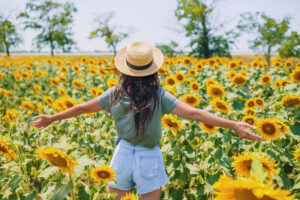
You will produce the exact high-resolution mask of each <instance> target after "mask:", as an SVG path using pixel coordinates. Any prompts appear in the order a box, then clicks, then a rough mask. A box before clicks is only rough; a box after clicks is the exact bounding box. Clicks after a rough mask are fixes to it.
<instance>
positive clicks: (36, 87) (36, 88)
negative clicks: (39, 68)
mask: <svg viewBox="0 0 300 200" xmlns="http://www.w3.org/2000/svg"><path fill="white" fill-rule="evenodd" d="M33 89H34V91H35V92H36V93H40V91H41V87H40V86H39V85H37V84H33Z"/></svg>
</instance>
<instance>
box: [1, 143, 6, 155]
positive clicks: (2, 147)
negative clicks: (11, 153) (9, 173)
mask: <svg viewBox="0 0 300 200" xmlns="http://www.w3.org/2000/svg"><path fill="white" fill-rule="evenodd" d="M0 151H1V152H3V153H7V152H8V151H7V149H6V147H5V146H2V145H1V144H0Z"/></svg>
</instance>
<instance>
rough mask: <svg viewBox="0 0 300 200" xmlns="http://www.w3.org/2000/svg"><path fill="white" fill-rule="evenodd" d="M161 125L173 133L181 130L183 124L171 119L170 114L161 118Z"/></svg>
mask: <svg viewBox="0 0 300 200" xmlns="http://www.w3.org/2000/svg"><path fill="white" fill-rule="evenodd" d="M162 125H163V126H165V127H167V128H168V129H171V130H173V131H174V132H177V131H180V130H181V129H183V124H182V123H181V122H180V121H179V120H177V119H176V118H175V117H173V116H172V115H171V114H168V115H164V116H163V117H162Z"/></svg>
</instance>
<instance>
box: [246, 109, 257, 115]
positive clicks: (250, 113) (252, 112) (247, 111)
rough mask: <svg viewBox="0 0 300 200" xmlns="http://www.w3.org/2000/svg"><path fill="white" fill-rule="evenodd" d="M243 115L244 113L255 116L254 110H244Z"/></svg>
mask: <svg viewBox="0 0 300 200" xmlns="http://www.w3.org/2000/svg"><path fill="white" fill-rule="evenodd" d="M244 113H245V115H255V114H256V112H255V110H254V109H252V108H246V109H245V112H244Z"/></svg>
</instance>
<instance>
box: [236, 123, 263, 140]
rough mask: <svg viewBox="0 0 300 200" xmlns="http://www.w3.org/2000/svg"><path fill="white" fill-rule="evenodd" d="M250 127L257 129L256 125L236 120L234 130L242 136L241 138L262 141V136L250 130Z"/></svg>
mask: <svg viewBox="0 0 300 200" xmlns="http://www.w3.org/2000/svg"><path fill="white" fill-rule="evenodd" d="M248 128H251V129H256V127H255V126H252V125H250V124H248V123H246V122H235V123H234V127H233V130H234V131H235V132H236V133H237V134H238V136H240V137H241V138H244V139H248V140H258V141H262V138H261V137H259V136H258V135H255V134H254V133H252V132H250V131H249V130H248Z"/></svg>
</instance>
